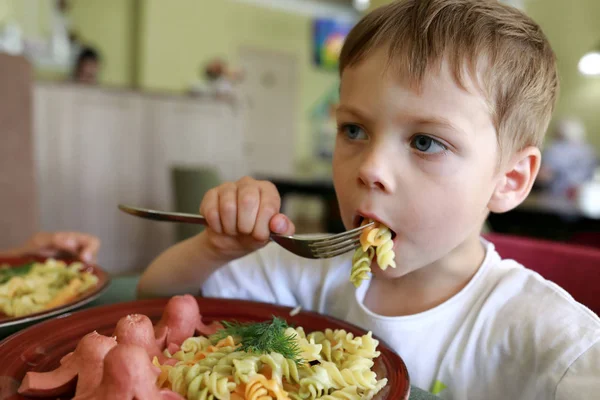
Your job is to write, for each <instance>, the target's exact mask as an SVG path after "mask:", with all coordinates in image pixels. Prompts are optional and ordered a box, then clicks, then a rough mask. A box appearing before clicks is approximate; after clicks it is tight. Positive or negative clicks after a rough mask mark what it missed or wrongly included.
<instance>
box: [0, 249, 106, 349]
mask: <svg viewBox="0 0 600 400" xmlns="http://www.w3.org/2000/svg"><path fill="white" fill-rule="evenodd" d="M50 259H54V260H58V261H65V262H71V263H72V262H80V263H82V264H83V265H85V266H86V267H87V268H92V270H93V273H94V275H96V276H98V278H99V280H100V281H99V282H98V284H97V285H96V286H94V287H93V288H90V289H88V292H87V293H86V294H84V295H83V296H81V297H78V298H76V299H75V300H74V301H72V302H69V303H66V304H64V305H62V306H58V307H54V308H51V309H49V310H47V311H40V312H37V313H33V314H27V315H23V316H21V317H11V318H0V329H4V328H9V327H13V326H16V325H22V324H28V323H31V322H35V321H39V320H42V319H46V318H51V317H56V316H58V315H60V314H63V313H68V314H69V315H70V314H72V313H70V311H73V310H74V309H77V308H80V307H82V306H84V305H86V304H88V303H90V302H92V301H94V300H96V299H97V298H98V297H100V296H101V295H103V294H104V293H105V292H106V291H107V290H108V287H109V286H110V283H111V282H112V278H111V276H110V275H109V274H108V272H106V271H105V270H104V269H103V268H102V267H100V266H99V265H97V264H88V263H85V262H83V261H79V260H74V259H69V258H63V257H40V256H21V257H19V256H16V257H14V256H13V257H0V265H1V264H5V263H8V264H10V263H11V262H15V263H20V264H24V263H27V262H31V261H35V262H44V261H46V260H50ZM11 266H12V267H17V266H18V265H11ZM28 328H29V327H27V328H25V329H28ZM17 333H18V332H17ZM0 343H1V342H0Z"/></svg>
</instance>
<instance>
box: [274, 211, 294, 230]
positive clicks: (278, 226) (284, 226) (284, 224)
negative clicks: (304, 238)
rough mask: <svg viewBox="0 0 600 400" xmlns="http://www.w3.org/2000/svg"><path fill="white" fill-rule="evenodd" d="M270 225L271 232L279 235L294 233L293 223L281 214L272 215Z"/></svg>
mask: <svg viewBox="0 0 600 400" xmlns="http://www.w3.org/2000/svg"><path fill="white" fill-rule="evenodd" d="M270 225H271V226H270V228H271V232H273V233H278V234H280V235H293V234H294V232H295V231H296V227H295V226H294V223H293V222H292V221H290V219H289V218H288V217H286V216H285V215H283V214H277V215H274V216H273V218H271V224H270Z"/></svg>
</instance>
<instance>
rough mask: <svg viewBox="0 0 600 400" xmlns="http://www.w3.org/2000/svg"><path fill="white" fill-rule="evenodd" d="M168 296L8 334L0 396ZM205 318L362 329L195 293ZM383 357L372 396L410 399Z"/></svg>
mask: <svg viewBox="0 0 600 400" xmlns="http://www.w3.org/2000/svg"><path fill="white" fill-rule="evenodd" d="M168 300H169V299H166V298H165V299H153V300H139V301H133V302H128V303H119V304H113V305H109V306H103V307H97V308H91V309H88V310H84V311H79V312H77V313H74V314H70V315H67V316H64V317H58V318H55V319H52V320H50V321H46V322H43V323H40V324H37V325H35V326H32V327H30V328H27V329H25V330H23V331H21V332H19V333H16V334H14V335H12V336H11V337H8V338H6V339H5V340H4V341H2V342H0V360H1V361H0V399H2V400H22V399H26V397H22V396H19V395H18V394H17V388H18V387H19V385H20V382H21V380H22V379H23V377H24V376H25V373H26V372H27V371H49V370H52V369H54V368H56V367H58V365H59V361H60V359H61V358H62V357H63V356H64V355H65V354H67V353H68V352H70V351H73V350H74V349H75V346H76V345H77V343H78V342H79V339H81V338H82V337H83V336H84V335H86V334H87V333H89V332H92V331H94V330H96V331H98V333H101V334H104V335H111V334H112V332H113V330H114V327H115V326H116V324H117V321H118V320H119V319H120V318H122V317H124V316H126V315H128V314H134V313H137V314H144V315H147V316H148V317H150V319H151V320H152V321H153V322H154V323H156V322H157V321H158V320H159V319H160V317H161V315H162V311H163V309H164V307H165V305H166V304H167V301H168ZM197 300H198V304H199V305H200V310H201V312H202V315H203V317H204V320H205V321H206V322H211V321H213V320H215V319H216V320H237V321H240V322H247V321H265V320H269V319H271V318H272V316H279V317H282V318H285V319H286V320H287V321H288V322H289V323H291V324H295V325H299V326H302V327H304V329H305V330H306V331H307V332H311V331H315V330H321V331H322V330H325V329H327V328H331V329H345V330H346V331H348V332H352V333H353V334H354V335H364V334H365V333H366V332H365V331H364V330H362V329H360V328H358V327H356V326H354V325H350V324H348V323H346V322H343V321H340V320H337V319H334V318H330V317H326V316H324V315H321V314H317V313H312V312H304V311H302V312H300V313H299V314H298V315H296V316H294V317H291V316H290V315H289V312H290V310H291V309H290V308H288V307H281V306H275V305H272V304H266V303H256V302H249V301H241V300H223V299H209V298H197ZM378 350H379V351H380V352H381V356H380V357H379V358H377V359H376V360H375V367H374V371H375V372H376V373H377V376H378V377H386V378H387V379H388V385H387V386H386V388H385V389H384V390H383V391H382V393H380V394H379V395H378V396H376V399H378V400H384V399H387V400H400V399H408V394H409V388H410V386H409V377H408V371H407V369H406V366H405V365H404V362H403V361H402V359H401V358H400V357H399V356H398V355H397V354H396V353H395V352H394V351H393V350H391V349H390V348H389V347H388V346H386V345H385V343H383V342H381V341H380V343H379V347H378Z"/></svg>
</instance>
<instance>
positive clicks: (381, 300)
mask: <svg viewBox="0 0 600 400" xmlns="http://www.w3.org/2000/svg"><path fill="white" fill-rule="evenodd" d="M484 258H485V248H484V246H483V244H482V243H481V240H480V236H479V233H477V234H476V235H472V237H470V238H469V239H467V240H466V241H465V242H464V243H462V244H461V245H460V246H459V247H457V248H456V249H455V250H454V251H452V252H451V253H450V254H448V255H447V256H446V257H444V258H443V259H440V260H438V261H436V262H435V263H434V264H431V265H428V266H426V267H423V268H420V269H418V270H417V271H414V272H411V273H409V274H407V275H405V276H403V277H401V278H398V279H392V280H385V279H377V278H373V280H372V282H371V284H370V285H369V289H368V291H367V294H366V296H365V300H364V302H365V306H366V307H367V308H369V309H370V310H371V311H373V312H374V313H376V314H380V315H386V316H403V315H412V314H417V313H420V312H424V311H427V310H430V309H432V308H434V307H436V306H438V305H440V304H442V303H444V302H445V301H447V300H449V299H450V298H451V297H453V296H454V295H456V294H457V293H458V292H460V291H461V290H462V289H463V288H464V287H465V286H466V285H467V284H468V283H469V282H470V281H471V279H472V278H473V276H474V275H475V274H476V273H477V271H478V270H479V267H480V266H481V264H482V263H483V260H484Z"/></svg>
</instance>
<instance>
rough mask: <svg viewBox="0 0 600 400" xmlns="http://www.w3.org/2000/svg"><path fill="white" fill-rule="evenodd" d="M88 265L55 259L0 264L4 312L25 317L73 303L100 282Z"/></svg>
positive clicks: (1, 308) (0, 298)
mask: <svg viewBox="0 0 600 400" xmlns="http://www.w3.org/2000/svg"><path fill="white" fill-rule="evenodd" d="M84 268H85V266H84V265H83V264H82V263H79V262H74V263H71V264H67V263H65V262H64V261H58V260H54V259H48V260H46V261H45V262H32V263H29V264H24V265H21V266H18V267H11V266H2V267H0V313H2V314H4V315H6V316H9V317H21V316H24V315H29V314H34V313H37V312H40V311H44V310H48V309H50V308H54V307H58V306H61V305H63V304H66V303H69V302H71V301H72V300H74V299H76V298H77V297H79V296H80V295H81V294H82V293H83V292H85V291H87V290H88V289H90V288H91V287H94V286H96V284H97V283H98V277H97V276H95V275H94V274H92V273H90V272H87V271H85V270H84Z"/></svg>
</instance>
